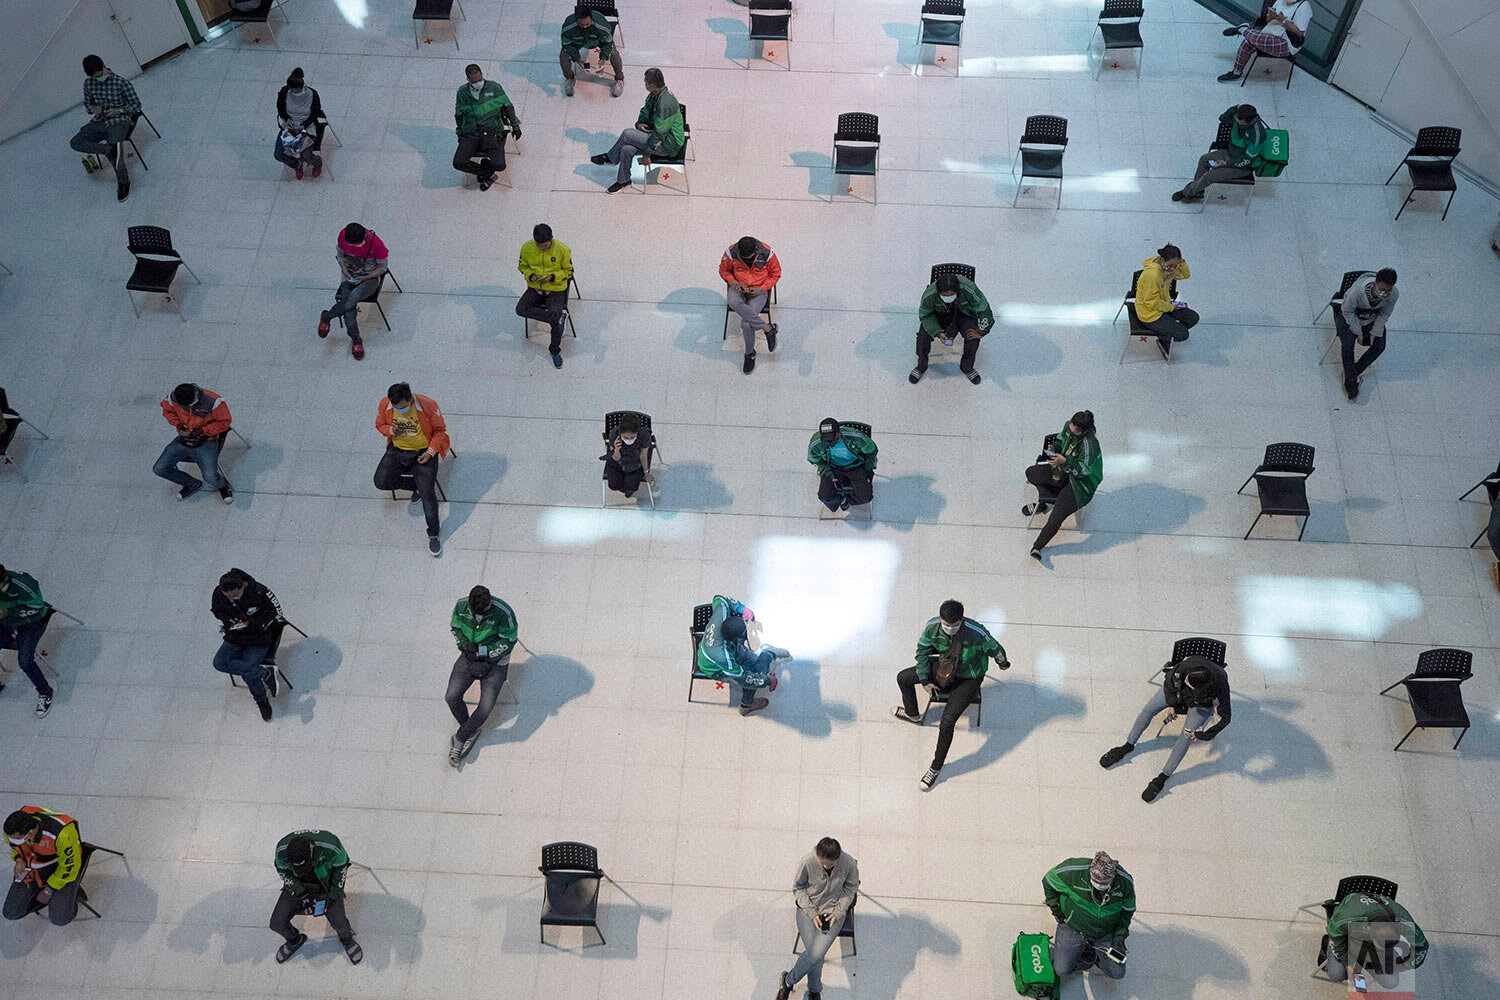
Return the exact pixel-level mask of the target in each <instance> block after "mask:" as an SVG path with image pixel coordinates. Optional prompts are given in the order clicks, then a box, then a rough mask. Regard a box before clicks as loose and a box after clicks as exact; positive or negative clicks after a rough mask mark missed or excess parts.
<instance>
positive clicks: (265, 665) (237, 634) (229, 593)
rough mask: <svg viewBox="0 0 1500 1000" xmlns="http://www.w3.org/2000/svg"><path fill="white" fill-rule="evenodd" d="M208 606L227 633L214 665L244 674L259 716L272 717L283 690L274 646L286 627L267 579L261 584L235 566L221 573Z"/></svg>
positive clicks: (230, 671)
mask: <svg viewBox="0 0 1500 1000" xmlns="http://www.w3.org/2000/svg"><path fill="white" fill-rule="evenodd" d="M210 610H211V611H213V615H214V617H215V618H217V619H219V631H220V633H221V634H223V636H224V642H223V644H222V645H220V646H219V651H218V652H217V653H215V654H214V669H215V670H217V671H218V672H219V673H221V674H229V675H230V676H231V677H239V678H241V679H242V680H243V681H244V682H245V686H246V687H247V688H249V689H250V697H252V698H254V699H255V706H256V707H257V708H259V709H260V717H261V718H262V719H265V720H266V721H267V722H270V721H271V701H270V699H271V698H274V697H276V695H277V694H279V693H280V691H281V685H280V684H279V683H278V682H277V678H276V648H277V647H278V646H280V645H281V633H282V630H283V629H285V628H286V623H285V622H284V621H282V619H281V604H280V603H279V602H278V601H277V600H276V595H275V594H273V593H271V591H270V589H269V588H267V587H266V585H265V584H263V583H257V582H256V581H255V580H254V579H253V578H252V577H251V576H250V574H249V573H246V572H245V571H244V570H242V569H231V570H230V571H229V572H228V573H225V574H224V575H223V576H221V577H219V585H218V586H217V587H215V588H214V593H213V599H212V601H211V604H210ZM268 689H269V692H270V695H269V697H267V690H268Z"/></svg>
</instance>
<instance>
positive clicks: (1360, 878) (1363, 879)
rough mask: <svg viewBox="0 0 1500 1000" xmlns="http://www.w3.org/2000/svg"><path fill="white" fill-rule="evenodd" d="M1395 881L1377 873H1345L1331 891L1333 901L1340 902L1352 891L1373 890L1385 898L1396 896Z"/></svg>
mask: <svg viewBox="0 0 1500 1000" xmlns="http://www.w3.org/2000/svg"><path fill="white" fill-rule="evenodd" d="M1396 888H1397V886H1396V883H1394V882H1392V881H1391V880H1390V879H1386V878H1381V877H1380V876H1379V875H1345V876H1344V877H1343V878H1341V879H1339V887H1338V889H1336V890H1335V891H1334V893H1333V901H1334V902H1335V903H1341V902H1343V900H1344V897H1345V896H1347V895H1349V894H1350V893H1352V892H1373V893H1374V894H1375V895H1377V896H1384V897H1385V898H1386V899H1395V898H1396Z"/></svg>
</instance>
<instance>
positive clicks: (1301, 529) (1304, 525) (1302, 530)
mask: <svg viewBox="0 0 1500 1000" xmlns="http://www.w3.org/2000/svg"><path fill="white" fill-rule="evenodd" d="M1311 520H1312V518H1311V517H1304V518H1303V519H1302V527H1301V528H1300V529H1299V530H1298V531H1297V541H1299V542H1300V541H1302V532H1304V531H1306V530H1307V522H1308V521H1311Z"/></svg>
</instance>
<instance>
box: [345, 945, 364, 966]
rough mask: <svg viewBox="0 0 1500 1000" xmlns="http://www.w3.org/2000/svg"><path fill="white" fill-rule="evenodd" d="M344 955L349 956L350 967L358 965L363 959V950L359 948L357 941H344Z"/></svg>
mask: <svg viewBox="0 0 1500 1000" xmlns="http://www.w3.org/2000/svg"><path fill="white" fill-rule="evenodd" d="M344 954H345V955H348V956H349V964H350V965H358V964H359V963H360V962H362V961H364V958H365V950H364V949H363V948H361V947H360V946H359V942H358V941H345V942H344Z"/></svg>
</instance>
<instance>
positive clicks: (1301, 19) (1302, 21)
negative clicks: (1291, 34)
mask: <svg viewBox="0 0 1500 1000" xmlns="http://www.w3.org/2000/svg"><path fill="white" fill-rule="evenodd" d="M1271 10H1272V11H1273V12H1275V13H1277V14H1280V15H1282V16H1283V17H1285V18H1286V19H1287V20H1288V21H1290V22H1292V24H1294V25H1296V26H1297V30H1298V31H1300V32H1302V39H1303V41H1306V40H1307V25H1308V22H1310V21H1311V20H1312V0H1276V2H1275V3H1273V4H1272V5H1271ZM1261 30H1262V31H1264V32H1265V33H1266V34H1268V35H1275V36H1276V37H1278V38H1286V44H1287V48H1289V49H1291V50H1292V51H1293V52H1296V51H1298V50H1299V49H1301V48H1302V46H1300V45H1297V44H1295V43H1293V42H1292V40H1291V39H1290V38H1287V35H1286V28H1285V27H1284V26H1282V25H1280V24H1277V23H1276V22H1274V21H1271V22H1268V23H1267V24H1266V26H1265V27H1264V28H1263V29H1261Z"/></svg>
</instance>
